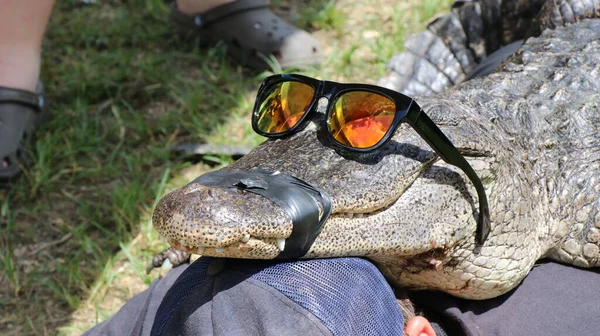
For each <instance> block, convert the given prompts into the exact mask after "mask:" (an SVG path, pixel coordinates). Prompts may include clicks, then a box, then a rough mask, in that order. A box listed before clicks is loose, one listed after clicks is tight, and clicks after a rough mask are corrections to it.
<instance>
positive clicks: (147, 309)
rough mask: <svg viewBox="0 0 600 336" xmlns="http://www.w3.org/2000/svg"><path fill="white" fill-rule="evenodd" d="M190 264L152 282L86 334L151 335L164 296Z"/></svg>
mask: <svg viewBox="0 0 600 336" xmlns="http://www.w3.org/2000/svg"><path fill="white" fill-rule="evenodd" d="M188 266H189V265H187V264H185V265H181V266H179V267H177V268H175V269H173V270H171V271H170V272H169V273H167V275H166V276H165V277H164V278H162V279H160V280H156V281H154V282H152V283H151V284H150V287H149V288H148V289H147V290H145V291H143V292H141V293H139V294H138V295H136V296H134V297H132V298H131V299H130V300H129V301H127V303H125V305H124V306H123V307H121V309H120V310H119V311H118V312H117V313H116V314H115V315H113V316H112V317H111V318H109V319H108V320H106V321H104V322H101V323H100V324H98V325H96V326H95V327H93V328H92V329H90V330H88V331H87V332H86V333H85V334H84V335H85V336H100V335H102V336H113V335H114V336H149V335H150V330H152V324H154V316H155V315H156V311H157V310H158V307H159V306H160V303H161V302H162V299H163V297H164V296H165V294H166V293H167V291H168V290H169V289H170V288H171V286H172V285H173V283H174V282H175V280H177V278H179V275H181V273H183V271H184V270H185V269H186V268H187V267H188Z"/></svg>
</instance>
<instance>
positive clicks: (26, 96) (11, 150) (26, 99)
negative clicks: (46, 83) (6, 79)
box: [0, 84, 47, 183]
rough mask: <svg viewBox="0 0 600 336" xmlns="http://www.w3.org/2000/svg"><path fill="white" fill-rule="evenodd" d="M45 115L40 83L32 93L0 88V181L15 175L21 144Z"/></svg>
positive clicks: (20, 161) (22, 159) (21, 159)
mask: <svg viewBox="0 0 600 336" xmlns="http://www.w3.org/2000/svg"><path fill="white" fill-rule="evenodd" d="M46 114H47V109H46V103H45V99H44V89H43V86H42V85H41V84H39V85H38V87H37V90H36V92H35V93H34V92H30V91H25V90H19V89H12V88H7V87H0V183H6V182H8V181H10V180H12V179H13V178H15V177H16V176H17V175H19V173H20V172H21V169H22V167H23V166H24V164H25V160H26V158H25V153H24V151H23V147H24V146H25V145H26V144H27V143H28V142H29V140H30V139H31V135H32V133H33V130H34V129H35V127H36V126H37V125H39V124H40V123H41V122H42V121H43V120H45V119H46Z"/></svg>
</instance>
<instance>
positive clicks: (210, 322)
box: [161, 275, 331, 336]
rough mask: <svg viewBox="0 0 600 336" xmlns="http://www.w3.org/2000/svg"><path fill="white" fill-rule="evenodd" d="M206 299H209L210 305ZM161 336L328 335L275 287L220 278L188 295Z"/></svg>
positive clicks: (255, 282)
mask: <svg viewBox="0 0 600 336" xmlns="http://www.w3.org/2000/svg"><path fill="white" fill-rule="evenodd" d="M244 277H246V276H245V275H244ZM213 293H216V295H215V296H214V297H213ZM208 299H212V300H211V302H210V304H207V303H208ZM161 335H182V336H183V335H189V336H197V335H214V336H246V335H247V336H253V335H256V336H260V335H273V336H275V335H282V336H285V335H290V336H294V335H328V336H329V335H331V333H330V332H329V331H328V330H327V328H325V327H324V326H323V324H322V322H321V321H319V320H318V319H317V318H316V317H315V316H314V315H312V314H310V313H309V312H308V311H307V310H306V309H304V308H302V307H300V306H299V305H298V304H296V303H295V302H293V301H292V300H290V299H288V298H287V297H285V296H284V295H282V294H281V293H279V292H278V291H277V290H275V289H274V288H272V287H269V286H267V285H265V284H263V283H260V282H259V281H256V280H253V279H250V278H248V279H245V280H244V281H243V282H240V281H239V279H237V278H228V277H223V278H221V279H219V281H217V282H211V283H210V284H208V285H207V286H204V287H201V288H198V289H196V290H195V291H194V292H193V293H191V294H190V296H189V297H188V298H187V299H186V300H185V302H183V303H182V305H180V306H179V307H178V309H177V311H176V313H175V314H174V315H173V316H172V317H171V319H170V320H169V322H168V324H167V326H166V328H165V331H164V332H163V333H162V334H161Z"/></svg>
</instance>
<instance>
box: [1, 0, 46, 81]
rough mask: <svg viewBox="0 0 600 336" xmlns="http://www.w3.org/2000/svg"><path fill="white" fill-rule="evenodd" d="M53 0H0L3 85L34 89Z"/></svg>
mask: <svg viewBox="0 0 600 336" xmlns="http://www.w3.org/2000/svg"><path fill="white" fill-rule="evenodd" d="M53 4H54V0H35V1H32V0H28V1H23V0H0V8H2V10H0V86H4V87H10V88H15V89H23V90H29V91H34V90H35V88H36V85H37V81H38V77H39V73H40V51H41V46H42V38H43V36H44V31H45V30H46V24H47V22H48V19H49V18H50V12H51V11H52V5H53Z"/></svg>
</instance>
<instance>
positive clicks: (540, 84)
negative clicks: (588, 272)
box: [153, 20, 600, 299]
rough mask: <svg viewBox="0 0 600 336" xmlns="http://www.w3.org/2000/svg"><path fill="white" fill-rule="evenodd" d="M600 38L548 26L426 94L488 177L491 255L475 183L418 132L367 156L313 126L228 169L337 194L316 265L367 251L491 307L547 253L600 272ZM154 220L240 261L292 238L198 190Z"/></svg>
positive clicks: (269, 221) (277, 214) (276, 217)
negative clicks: (274, 174) (509, 53)
mask: <svg viewBox="0 0 600 336" xmlns="http://www.w3.org/2000/svg"><path fill="white" fill-rule="evenodd" d="M598 41H600V20H590V21H584V22H581V23H577V24H573V25H571V26H568V27H566V28H560V29H557V30H554V31H550V30H547V31H545V32H544V33H543V34H542V35H541V36H540V37H539V38H531V39H529V40H528V41H527V43H526V44H525V46H524V47H523V48H522V50H521V51H520V52H519V53H518V54H517V55H515V56H514V57H513V58H511V59H510V60H509V62H507V63H505V64H504V66H503V67H502V68H501V69H500V70H499V71H498V72H496V73H495V74H493V75H491V76H489V77H487V78H484V79H480V80H473V81H469V82H467V83H464V84H462V85H460V86H459V87H457V88H455V89H453V90H450V91H445V92H443V93H441V94H438V95H436V96H433V97H429V98H417V101H418V102H419V103H420V105H421V106H422V107H423V109H424V111H426V112H427V113H428V115H429V116H430V117H431V118H432V119H433V120H434V121H435V122H436V123H437V124H438V126H440V128H441V129H442V130H443V131H444V133H445V134H446V135H448V137H449V138H450V139H451V140H452V142H453V143H454V144H455V145H456V147H458V148H459V149H460V150H461V151H462V152H463V154H464V155H465V156H466V157H467V160H468V161H469V162H470V163H471V165H472V166H473V168H474V169H475V170H476V171H477V173H478V175H479V176H480V178H481V179H482V181H483V182H484V185H485V188H486V192H487V195H488V198H489V201H490V211H491V219H492V232H491V233H490V236H489V237H488V239H487V241H486V242H485V244H484V246H482V247H476V246H475V244H474V232H475V227H476V214H477V211H476V207H477V197H476V194H475V192H474V190H473V188H472V187H471V185H470V183H469V182H468V179H467V178H466V177H465V176H464V175H463V174H462V172H460V171H459V170H458V169H456V168H454V167H453V166H449V165H447V164H445V163H444V162H442V161H436V157H435V154H434V153H433V152H432V150H431V149H430V148H429V146H428V145H427V144H426V143H425V142H424V141H423V140H421V138H420V137H419V136H418V135H417V134H416V133H415V132H414V131H413V130H412V129H410V128H409V127H400V128H399V129H398V131H397V132H396V134H395V135H394V137H393V139H392V141H390V142H389V143H388V144H387V145H386V146H384V148H382V149H381V150H379V151H377V152H375V153H371V154H362V155H359V154H348V153H341V152H336V151H334V150H333V149H331V148H329V147H326V146H325V145H323V144H322V143H321V142H320V140H319V139H320V138H321V137H322V135H323V132H325V130H323V129H319V128H317V127H314V126H313V127H308V128H307V129H306V130H304V131H303V132H301V133H298V134H296V135H294V136H292V137H289V138H286V139H282V140H275V141H267V142H265V143H263V144H262V145H260V146H259V147H257V148H256V149H254V150H253V151H252V152H251V153H249V154H248V155H247V156H245V157H244V158H242V159H241V160H239V161H237V162H235V163H234V164H232V165H230V166H229V167H226V168H224V169H246V170H247V169H251V168H253V167H257V166H260V167H263V168H265V169H267V170H271V171H276V170H279V171H282V172H285V173H288V174H291V175H294V176H296V177H298V178H300V179H303V180H305V181H306V182H308V183H310V184H313V185H315V186H319V187H320V188H322V189H324V190H325V191H326V192H327V193H328V194H329V195H331V197H332V199H333V203H334V210H333V214H332V216H331V217H330V218H329V220H328V221H327V222H326V224H325V226H324V228H323V230H322V232H321V233H320V235H319V236H318V238H317V239H316V241H315V243H314V244H313V246H312V248H311V250H310V251H309V253H308V254H307V255H306V257H307V258H323V257H334V256H366V257H368V258H369V259H371V260H373V261H374V262H376V263H377V264H378V265H379V266H380V269H381V270H382V272H383V273H384V274H385V275H386V277H387V278H388V279H390V281H392V282H396V283H397V284H399V285H401V286H405V287H411V288H431V289H438V290H442V291H446V292H448V293H450V294H453V295H456V296H460V297H465V298H472V299H485V298H489V297H494V296H497V295H500V294H502V293H505V292H507V291H508V290H510V289H512V288H514V287H515V286H516V285H517V284H518V283H519V282H520V281H521V280H522V279H523V277H524V276H525V275H526V274H527V273H528V272H529V270H530V269H531V267H532V266H533V264H534V263H535V261H536V260H538V259H539V258H542V257H550V258H554V259H557V260H560V261H563V262H568V263H573V264H575V265H577V266H582V267H592V266H597V265H598V264H599V263H600V261H599V260H600V252H599V251H600V248H599V241H600V183H599V181H598V178H599V177H600V112H599V110H600V107H599V104H600V103H599V102H600V67H599V66H598V64H600V43H599V42H598ZM348 213H351V214H354V215H353V216H350V215H348ZM357 214H358V215H357ZM153 222H154V226H155V228H156V229H157V230H158V232H159V233H160V234H161V235H162V236H164V237H166V238H167V239H168V240H169V242H170V243H171V245H172V246H174V247H177V248H180V249H184V250H187V251H189V252H195V253H200V252H201V253H200V254H203V255H208V256H223V257H237V258H264V259H268V258H274V257H276V256H277V254H278V253H279V248H278V244H277V239H285V238H287V237H289V235H290V233H291V231H292V223H291V220H290V218H288V216H287V215H286V214H285V212H284V211H283V210H282V209H280V208H278V207H277V206H276V205H275V204H274V203H272V202H270V201H269V200H267V199H266V198H263V197H261V196H257V195H254V194H250V193H245V192H241V191H238V190H236V189H228V190H223V189H217V188H210V187H205V186H202V185H198V184H189V185H187V186H185V187H183V188H181V189H178V190H175V191H173V192H172V193H170V194H168V195H166V196H165V197H164V198H163V199H162V200H161V201H160V203H159V204H158V206H157V208H156V210H155V213H154V216H153ZM248 238H249V239H248Z"/></svg>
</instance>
